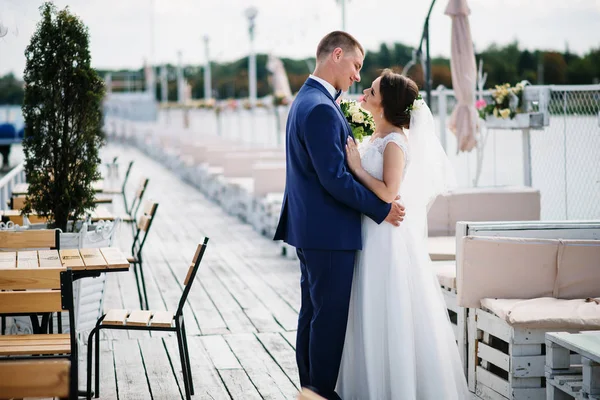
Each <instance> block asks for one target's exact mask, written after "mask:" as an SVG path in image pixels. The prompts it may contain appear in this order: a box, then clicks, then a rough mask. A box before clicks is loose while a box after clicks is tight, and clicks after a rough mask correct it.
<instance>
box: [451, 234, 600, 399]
mask: <svg viewBox="0 0 600 400" xmlns="http://www.w3.org/2000/svg"><path fill="white" fill-rule="evenodd" d="M457 243H458V246H457V261H456V262H457V279H456V283H457V300H458V305H459V306H461V307H466V308H470V309H472V310H470V312H469V326H468V331H469V358H468V364H469V365H468V367H469V377H468V378H469V379H468V380H469V385H470V386H474V389H475V393H476V394H477V395H478V396H480V397H483V398H490V399H517V400H518V399H544V398H545V393H546V390H545V388H544V384H545V382H544V380H545V374H544V362H545V356H544V344H545V338H544V335H545V333H546V332H548V331H556V330H561V331H574V330H590V329H591V330H593V329H600V306H598V305H597V304H595V303H593V302H592V303H590V302H586V300H585V299H586V298H588V297H600V241H599V240H561V239H524V238H505V237H473V236H467V237H463V238H462V239H460V241H459V242H457ZM574 316H575V317H574Z"/></svg>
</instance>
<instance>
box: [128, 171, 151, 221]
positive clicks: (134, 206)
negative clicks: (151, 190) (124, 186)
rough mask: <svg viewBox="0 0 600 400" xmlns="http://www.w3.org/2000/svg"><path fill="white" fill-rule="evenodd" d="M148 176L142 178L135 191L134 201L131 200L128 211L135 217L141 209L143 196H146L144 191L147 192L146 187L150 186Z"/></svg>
mask: <svg viewBox="0 0 600 400" xmlns="http://www.w3.org/2000/svg"><path fill="white" fill-rule="evenodd" d="M148 181H149V179H148V178H142V180H141V181H140V185H139V186H138V188H137V190H136V191H135V197H134V198H133V202H131V208H130V209H129V211H128V213H129V216H130V217H132V218H135V216H136V215H137V213H138V210H139V209H140V205H141V204H142V198H143V197H144V193H146V188H147V187H148Z"/></svg>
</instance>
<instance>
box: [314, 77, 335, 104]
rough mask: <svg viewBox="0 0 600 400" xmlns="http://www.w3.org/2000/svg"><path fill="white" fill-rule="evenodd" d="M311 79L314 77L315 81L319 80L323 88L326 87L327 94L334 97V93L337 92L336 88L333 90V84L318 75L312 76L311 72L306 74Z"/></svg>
mask: <svg viewBox="0 0 600 400" xmlns="http://www.w3.org/2000/svg"><path fill="white" fill-rule="evenodd" d="M308 77H309V78H311V79H314V80H315V81H317V82H319V83H320V84H321V85H323V86H324V87H325V89H327V91H328V92H329V94H330V95H331V97H333V98H334V99H335V95H336V94H337V90H335V88H334V87H333V85H332V84H331V83H329V82H327V81H326V80H325V79H321V78H319V77H318V76H314V75H313V74H310V75H309V76H308Z"/></svg>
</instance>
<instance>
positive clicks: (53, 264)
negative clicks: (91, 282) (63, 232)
mask: <svg viewBox="0 0 600 400" xmlns="http://www.w3.org/2000/svg"><path fill="white" fill-rule="evenodd" d="M15 268H25V269H26V268H29V269H31V268H65V269H66V268H71V269H72V270H73V279H81V278H85V277H90V276H98V275H100V273H103V272H116V271H128V270H129V262H128V261H127V257H126V256H125V255H124V254H123V252H122V251H121V249H119V248H116V247H104V248H100V249H65V250H60V251H59V250H33V251H17V252H13V251H6V252H0V269H15Z"/></svg>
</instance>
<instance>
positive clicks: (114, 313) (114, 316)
mask: <svg viewBox="0 0 600 400" xmlns="http://www.w3.org/2000/svg"><path fill="white" fill-rule="evenodd" d="M128 315H129V311H127V310H117V309H113V310H108V312H107V313H106V317H104V320H102V325H124V324H125V320H126V319H127V316H128Z"/></svg>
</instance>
